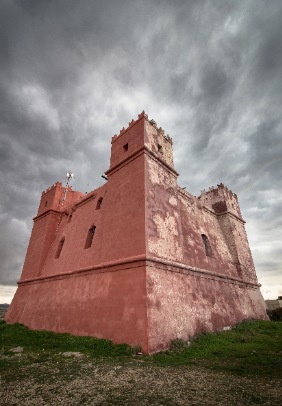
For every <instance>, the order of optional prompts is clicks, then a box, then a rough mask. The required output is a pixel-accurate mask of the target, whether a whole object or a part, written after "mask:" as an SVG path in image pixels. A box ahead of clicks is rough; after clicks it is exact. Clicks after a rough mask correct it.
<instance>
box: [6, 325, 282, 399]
mask: <svg viewBox="0 0 282 406" xmlns="http://www.w3.org/2000/svg"><path fill="white" fill-rule="evenodd" d="M0 345H1V347H0V405H2V404H3V405H21V406H22V405H38V404H40V405H45V404H46V405H49V404H60V405H73V406H76V405H80V404H81V405H84V404H89V405H97V406H112V405H119V406H132V405H133V404H134V405H139V404H140V405H141V404H142V405H155V406H160V405H163V406H164V405H167V406H172V405H178V406H180V405H183V406H184V405H185V406H186V405H187V404H191V405H194V406H195V405H197V406H211V405H219V404H220V405H228V406H235V405H236V406H237V405H238V404H240V405H244V406H245V405H265V406H276V405H277V406H278V405H279V406H280V404H281V385H282V362H281V361H282V357H281V355H282V323H281V322H273V321H252V322H245V323H243V324H240V325H238V326H237V327H234V328H233V329H232V330H230V331H224V332H218V333H213V334H202V335H200V336H199V337H197V338H196V339H195V340H193V341H192V342H191V343H190V344H189V345H188V343H185V342H183V341H181V340H176V341H174V342H173V343H172V346H171V349H170V350H169V351H166V352H163V353H158V354H155V355H151V356H148V355H137V351H138V349H134V348H131V347H129V346H128V345H126V344H122V345H114V344H112V342H111V341H109V340H100V339H96V338H91V337H75V336H71V335H69V334H55V333H52V332H48V331H31V330H28V329H27V328H26V327H25V326H23V325H20V324H7V323H5V322H4V321H0ZM19 347H20V348H19ZM15 349H18V351H19V352H17V350H16V351H15ZM11 350H12V351H11ZM188 400H189V402H188ZM187 402H188V403H187Z"/></svg>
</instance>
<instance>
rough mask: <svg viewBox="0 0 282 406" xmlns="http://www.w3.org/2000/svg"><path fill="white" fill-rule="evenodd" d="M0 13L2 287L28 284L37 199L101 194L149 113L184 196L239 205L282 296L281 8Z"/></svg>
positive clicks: (222, 0)
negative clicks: (211, 194)
mask: <svg viewBox="0 0 282 406" xmlns="http://www.w3.org/2000/svg"><path fill="white" fill-rule="evenodd" d="M0 7H1V13H0V34H1V35H0V52H1V62H0V64H1V69H0V100H1V102H0V170H1V175H2V176H1V178H0V187H1V198H0V199H1V200H0V209H1V218H0V223H1V224H0V226H1V233H2V237H1V248H0V264H1V268H0V270H1V276H0V280H1V281H2V282H1V283H2V284H5V286H12V285H13V286H14V284H15V282H16V280H17V279H18V278H19V276H20V272H21V266H22V263H23V260H24V255H25V250H26V246H27V242H28V238H29V233H30V230H31V226H32V220H31V219H32V217H33V216H34V215H35V214H36V211H37V205H38V202H39V199H40V194H41V192H42V191H43V190H44V189H46V188H47V187H48V186H50V185H51V184H53V183H54V182H55V181H56V180H59V181H63V182H64V181H65V179H64V176H65V172H66V171H67V170H70V169H71V170H72V171H73V172H74V173H75V176H76V178H75V181H74V185H73V186H74V188H75V189H77V190H81V191H90V190H92V189H94V188H96V187H98V186H99V185H100V184H101V182H102V181H101V178H100V176H101V174H102V173H103V172H104V171H105V170H107V169H108V166H109V155H110V140H111V137H112V136H113V135H114V134H115V133H117V132H118V131H119V130H120V128H122V127H123V126H125V127H126V126H127V123H128V122H129V121H131V119H132V118H136V117H137V115H138V114H139V113H140V112H141V111H142V110H143V109H144V110H145V111H146V112H147V113H148V114H149V116H150V117H152V118H154V119H155V120H156V121H157V123H158V125H160V126H162V127H163V128H164V129H165V130H166V132H167V133H169V134H170V135H171V136H172V137H173V142H174V151H175V156H174V160H175V166H176V169H177V170H178V171H179V172H180V174H181V175H180V178H179V183H180V184H181V185H183V186H187V190H189V191H190V192H192V193H193V194H195V195H198V194H199V193H200V190H201V189H203V188H207V187H209V186H212V185H216V184H217V183H220V182H223V183H224V184H226V185H227V186H228V187H229V188H230V189H232V190H233V191H234V192H236V193H237V194H238V196H239V201H240V204H241V208H242V213H243V216H244V217H245V219H246V220H247V230H248V235H249V239H250V242H251V247H252V248H253V250H254V258H255V264H256V267H257V271H258V275H259V277H260V278H261V279H262V280H263V281H266V284H267V286H268V288H267V289H266V290H265V291H264V292H266V291H267V292H268V293H267V295H269V296H271V294H273V295H276V293H277V289H276V288H275V289H274V287H273V286H275V283H274V282H273V281H275V279H278V278H279V272H280V268H281V255H280V254H281V253H280V248H279V245H277V244H276V241H278V240H279V229H280V226H281V215H280V207H281V206H280V204H281V203H280V202H281V200H280V199H281V198H280V190H281V186H282V185H281V178H282V177H281V175H282V174H281V163H280V160H281V159H280V157H281V152H282V151H281V148H282V146H281V145H282V144H281V142H280V138H281V129H282V128H281V127H282V120H281V113H280V106H281V102H282V100H281V99H282V96H281V95H282V91H281V90H282V89H281V86H282V84H281V74H282V56H281V55H282V52H281V47H282V45H281V40H280V39H281V35H282V28H281V19H282V5H281V2H280V1H278V0H277V1H275V0H273V1H271V2H265V1H263V0H246V1H244V2H234V1H231V0H217V1H215V2H210V1H205V0H203V1H184V0H183V1H181V0H177V1H175V2H170V1H163V0H162V1H160V0H150V1H149V0H145V1H143V2H138V1H134V0H133V1H129V0H122V1H118V2H117V1H114V0H112V1H107V2H105V1H102V0H99V1H98V0H95V1H92V0H91V1H90V0H84V1H83V2H82V3H81V2H77V1H75V0H68V1H64V0H62V1H48V2H46V1H42V0H36V1H35V0H34V1H32V0H25V1H22V0H9V1H8V0H4V1H2V2H1V5H0ZM17 229H19V230H20V232H19V233H17V232H16V230H17ZM2 230H4V231H5V233H4V232H2ZM12 246H14V250H15V252H16V255H12V252H11V247H12ZM13 252H14V251H13ZM11 255H12V256H11ZM9 284H12V285H9ZM3 286H4V285H3Z"/></svg>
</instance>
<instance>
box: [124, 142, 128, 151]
mask: <svg viewBox="0 0 282 406" xmlns="http://www.w3.org/2000/svg"><path fill="white" fill-rule="evenodd" d="M123 150H124V152H126V151H128V143H127V144H125V145H124V146H123Z"/></svg>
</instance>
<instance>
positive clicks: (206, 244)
mask: <svg viewBox="0 0 282 406" xmlns="http://www.w3.org/2000/svg"><path fill="white" fill-rule="evenodd" d="M201 237H202V241H203V244H204V247H205V252H206V256H207V257H212V249H211V244H210V242H209V239H208V237H207V236H206V235H205V234H201Z"/></svg>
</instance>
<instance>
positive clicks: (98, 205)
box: [96, 197, 103, 210]
mask: <svg viewBox="0 0 282 406" xmlns="http://www.w3.org/2000/svg"><path fill="white" fill-rule="evenodd" d="M102 202H103V198H102V197H100V198H99V199H98V202H97V206H96V210H99V209H101V206H102Z"/></svg>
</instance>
